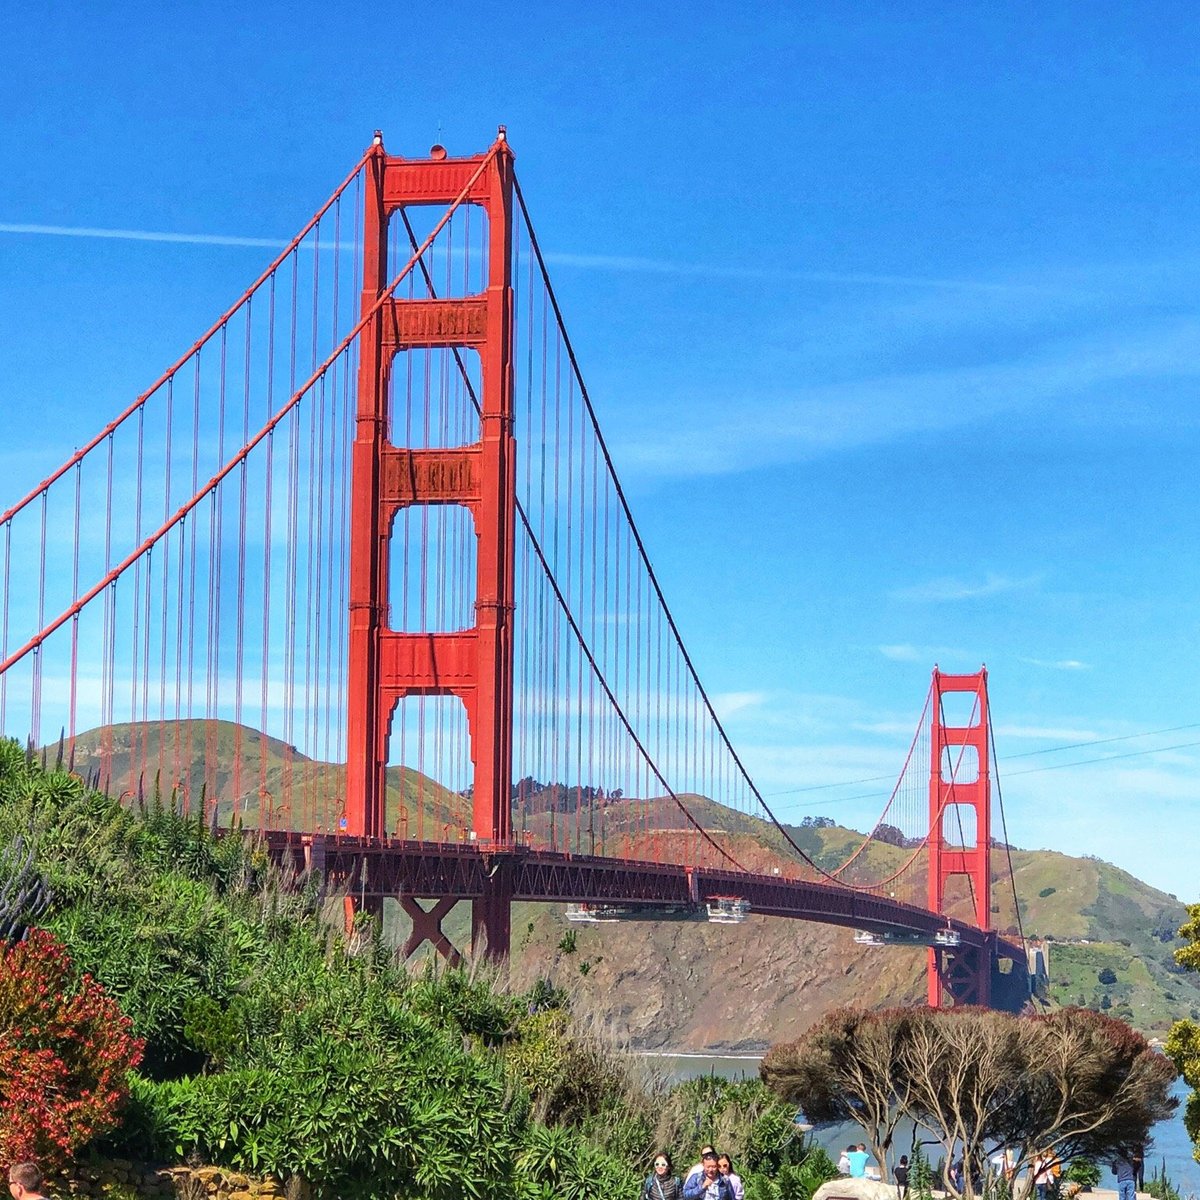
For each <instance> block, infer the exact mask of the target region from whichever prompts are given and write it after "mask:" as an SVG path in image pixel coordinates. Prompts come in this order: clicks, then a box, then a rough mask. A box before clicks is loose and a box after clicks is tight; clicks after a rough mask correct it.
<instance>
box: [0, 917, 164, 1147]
mask: <svg viewBox="0 0 1200 1200" xmlns="http://www.w3.org/2000/svg"><path fill="white" fill-rule="evenodd" d="M141 1060H142V1042H141V1040H140V1039H139V1038H137V1037H135V1036H134V1035H133V1032H132V1025H131V1023H130V1020H129V1018H128V1017H126V1016H125V1015H124V1014H123V1013H122V1012H121V1010H120V1008H119V1007H118V1006H117V1003H116V1001H115V1000H114V999H113V998H112V997H111V996H109V995H108V993H107V992H105V990H104V989H103V988H102V987H101V986H100V984H98V983H97V982H96V981H95V980H94V979H92V978H91V976H89V975H84V976H83V977H82V978H80V977H78V976H77V975H76V973H75V970H74V967H73V966H72V963H71V960H70V958H69V957H68V956H67V953H66V951H65V950H64V949H63V947H62V946H61V945H60V944H59V943H58V942H57V941H56V940H55V939H54V938H53V937H51V935H50V934H48V933H46V932H45V931H44V930H38V929H35V930H33V931H32V932H31V933H30V935H29V937H28V938H27V939H26V940H25V941H23V942H17V943H14V944H12V945H9V946H5V945H3V944H0V1163H6V1162H7V1163H11V1162H16V1161H19V1160H21V1159H30V1158H31V1159H36V1160H38V1161H40V1162H42V1163H44V1164H48V1165H56V1164H60V1163H62V1162H64V1161H65V1160H67V1159H69V1158H70V1157H71V1156H72V1155H74V1154H75V1153H76V1152H77V1151H78V1150H80V1149H81V1148H82V1147H83V1146H85V1145H86V1144H87V1143H88V1142H90V1141H91V1140H92V1139H93V1138H94V1137H96V1136H97V1135H98V1134H101V1133H105V1132H107V1131H108V1130H110V1129H112V1128H113V1127H114V1126H116V1125H117V1123H118V1121H119V1119H120V1111H121V1107H122V1106H123V1105H124V1103H125V1101H126V1100H127V1099H128V1096H129V1086H128V1083H127V1080H126V1075H127V1073H128V1072H129V1071H131V1070H132V1069H133V1068H134V1067H136V1066H137V1065H138V1063H140V1062H141Z"/></svg>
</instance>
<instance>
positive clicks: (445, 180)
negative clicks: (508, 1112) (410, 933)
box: [345, 129, 515, 954]
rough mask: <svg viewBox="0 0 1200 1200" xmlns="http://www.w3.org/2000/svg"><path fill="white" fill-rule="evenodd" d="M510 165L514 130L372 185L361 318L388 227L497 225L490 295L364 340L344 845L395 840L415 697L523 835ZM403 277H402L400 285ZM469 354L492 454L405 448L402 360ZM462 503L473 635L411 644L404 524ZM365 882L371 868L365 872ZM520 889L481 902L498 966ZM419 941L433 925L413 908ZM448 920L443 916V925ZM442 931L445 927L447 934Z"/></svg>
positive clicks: (503, 880) (378, 318) (404, 164)
mask: <svg viewBox="0 0 1200 1200" xmlns="http://www.w3.org/2000/svg"><path fill="white" fill-rule="evenodd" d="M512 162H513V156H512V152H511V151H510V149H509V147H508V145H507V142H506V141H505V138H504V131H503V129H501V132H500V136H499V139H498V141H497V142H496V143H495V145H493V146H492V148H491V149H490V150H489V151H488V152H487V153H486V154H484V155H478V156H475V157H471V158H448V157H446V155H445V151H442V150H441V149H440V147H435V149H434V151H433V152H432V156H431V157H430V158H428V159H405V158H399V157H393V156H389V155H388V154H386V153H385V152H384V149H383V146H382V144H381V139H380V138H379V137H376V144H375V147H374V150H373V152H372V154H371V156H370V160H369V163H368V167H367V174H366V185H365V186H366V215H365V221H364V226H363V231H364V238H363V242H364V258H363V294H362V313H363V315H364V316H367V315H368V314H370V313H372V311H373V310H375V309H376V306H377V305H378V304H379V300H380V297H381V296H383V295H384V293H385V292H386V290H387V287H388V281H389V279H390V275H389V269H388V268H389V264H388V261H387V259H388V253H387V250H388V222H389V218H390V217H391V216H392V214H393V213H395V212H396V211H397V210H398V209H402V208H405V207H407V206H417V205H438V206H441V207H444V208H450V207H451V206H452V205H454V204H456V203H458V202H461V203H466V204H475V205H478V206H479V207H480V208H482V209H483V211H484V212H485V213H486V214H487V219H488V264H487V278H486V286H485V289H484V291H483V292H482V293H480V294H478V295H470V296H463V297H457V298H453V299H432V298H430V299H401V298H399V297H395V296H393V297H392V298H390V299H388V300H387V301H385V302H384V303H383V304H382V305H381V306H379V308H378V311H375V312H374V315H373V316H371V317H370V319H369V321H368V322H367V324H366V325H365V327H364V328H363V330H362V334H361V348H360V360H359V371H358V408H357V425H356V436H355V442H354V450H353V460H352V471H353V477H352V481H351V509H350V520H351V530H350V635H349V674H348V684H347V686H348V722H347V732H348V748H347V784H346V830H345V832H346V833H348V834H351V835H355V836H359V837H383V836H385V834H386V826H387V820H386V818H387V813H386V809H387V761H388V741H389V737H390V733H391V725H392V717H393V714H394V712H395V709H396V706H397V704H398V703H399V702H400V700H402V699H403V698H404V697H406V696H418V695H424V696H457V697H458V698H459V699H460V700H461V701H462V703H463V706H464V707H465V709H466V713H467V724H468V728H469V731H470V739H471V760H472V765H473V769H474V791H473V795H474V815H473V832H474V835H475V838H476V840H477V842H478V843H479V844H480V845H481V846H484V847H486V846H489V845H496V846H498V847H499V846H503V845H505V844H506V843H508V841H509V838H510V835H511V820H512V817H511V813H512V803H511V786H512V785H511V779H512V690H513V668H512V662H513V640H512V621H513V520H514V506H515V473H514V471H515V467H514V458H515V443H514V440H513V412H512V396H513V368H512V336H513V335H512V321H513V311H512V310H513V298H512V278H511V276H512V251H511V216H512ZM402 265H403V263H395V264H392V265H391V269H392V270H393V271H398V270H399V268H400V267H401V266H402ZM424 347H443V348H459V349H463V350H466V351H472V352H475V353H477V354H478V355H479V357H480V361H481V368H482V370H481V379H482V386H481V388H480V393H479V397H478V399H479V404H480V408H481V416H480V437H479V441H477V442H475V443H473V444H471V445H465V446H458V447H453V448H450V449H440V448H439V449H412V448H405V447H401V446H396V445H394V444H393V442H392V430H391V429H390V428H389V422H388V392H389V388H388V383H389V378H390V375H391V369H392V360H393V359H394V357H395V356H396V354H397V353H399V352H400V351H404V350H411V349H414V348H424ZM419 504H458V505H462V506H463V507H464V508H466V509H468V510H469V511H470V513H471V516H472V518H473V520H474V526H475V533H476V536H477V538H478V554H477V575H476V592H475V596H476V600H475V624H474V625H473V626H472V627H471V628H469V629H463V630H458V631H446V632H431V633H402V632H397V631H395V630H393V629H391V628H389V626H388V560H389V547H390V540H391V529H392V524H393V521H394V519H395V517H396V514H397V513H398V512H399V510H400V509H401V508H403V507H405V506H407V505H419ZM364 869H365V868H364ZM510 899H511V884H510V882H509V879H508V872H507V870H505V869H504V868H503V866H501V868H500V869H498V870H497V871H496V873H495V874H494V875H493V876H492V878H491V879H490V880H489V885H488V893H487V894H486V895H484V896H483V897H479V898H475V899H474V912H473V921H472V925H473V929H474V932H475V934H476V938H477V939H478V937H479V935H481V934H486V938H487V944H488V950H489V952H490V953H492V954H497V953H507V951H508V943H509V910H510ZM401 902H402V903H403V904H404V907H405V908H406V910H408V911H409V912H410V915H411V916H413V919H414V927H415V929H428V930H430V931H431V932H433V929H432V926H431V925H430V923H429V921H428V920H423V918H426V917H433V915H434V914H425V913H424V912H423V910H418V912H413V911H412V909H413V907H414V906H415V901H413V900H411V899H409V900H408V901H407V902H405V900H404V899H402V901H401ZM437 918H438V919H440V913H438V914H437ZM434 924H435V925H436V920H435V922H434Z"/></svg>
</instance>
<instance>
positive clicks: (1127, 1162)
mask: <svg viewBox="0 0 1200 1200" xmlns="http://www.w3.org/2000/svg"><path fill="white" fill-rule="evenodd" d="M1112 1173H1113V1174H1114V1175H1115V1176H1116V1177H1117V1200H1135V1198H1136V1196H1137V1168H1136V1167H1135V1166H1134V1165H1133V1158H1132V1156H1131V1155H1129V1154H1126V1153H1121V1154H1118V1155H1117V1157H1116V1158H1114V1159H1113V1161H1112Z"/></svg>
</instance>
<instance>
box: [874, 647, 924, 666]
mask: <svg viewBox="0 0 1200 1200" xmlns="http://www.w3.org/2000/svg"><path fill="white" fill-rule="evenodd" d="M879 653H880V654H882V655H883V657H884V658H890V659H891V660H892V662H920V661H921V660H922V659H923V658H924V657H925V656H924V655H923V654H922V653H921V651H920V650H918V649H917V648H916V646H912V645H908V644H904V645H898V646H880V647H879Z"/></svg>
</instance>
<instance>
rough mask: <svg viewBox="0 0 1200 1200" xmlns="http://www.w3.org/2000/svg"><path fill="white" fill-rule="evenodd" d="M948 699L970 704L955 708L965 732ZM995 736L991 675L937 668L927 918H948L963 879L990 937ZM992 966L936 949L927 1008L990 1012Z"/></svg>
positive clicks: (973, 953)
mask: <svg viewBox="0 0 1200 1200" xmlns="http://www.w3.org/2000/svg"><path fill="white" fill-rule="evenodd" d="M948 695H950V696H955V695H956V696H960V697H963V698H964V699H963V700H962V701H960V702H959V703H958V704H956V706H955V707H956V709H957V710H959V712H960V713H961V716H962V717H963V718H964V719H965V724H948V723H947V721H946V712H945V707H944V705H943V697H945V696H948ZM956 715H957V714H956ZM990 728H991V726H990V724H989V721H988V694H987V668H986V667H981V668H980V670H979V671H978V672H977V673H976V674H974V675H943V674H942V672H941V671H939V670H938V669H937V668H936V667H935V668H934V670H933V724H932V728H931V736H930V753H929V762H930V775H929V910H930V911H931V912H935V913H945V911H946V890H947V889H946V885H947V883H948V882H949V881H950V880H951V879H954V878H955V877H956V876H958V877H965V878H966V880H967V886H968V889H969V892H970V900H971V903H972V907H973V908H974V918H975V924H976V925H978V927H979V928H980V929H981V930H983V931H984V932H988V933H990V931H991V917H992V911H991V910H992V876H991V848H992V825H991V772H990V770H989V767H990V760H989V757H988V746H989V733H990ZM994 937H995V935H994V934H992V939H993V940H994ZM994 961H995V954H994V953H992V952H991V951H990V950H980V949H969V948H967V947H945V946H931V947H930V949H929V996H928V1000H929V1003H930V1004H931V1005H934V1006H939V1005H941V1004H943V1003H945V1002H947V1001H952V1002H953V1003H955V1004H981V1005H988V1004H989V1003H990V1000H991V982H992V963H993V962H994Z"/></svg>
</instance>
